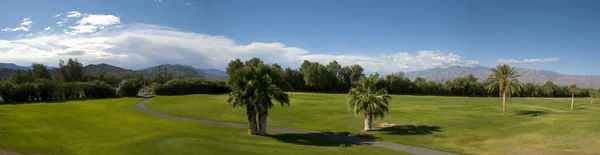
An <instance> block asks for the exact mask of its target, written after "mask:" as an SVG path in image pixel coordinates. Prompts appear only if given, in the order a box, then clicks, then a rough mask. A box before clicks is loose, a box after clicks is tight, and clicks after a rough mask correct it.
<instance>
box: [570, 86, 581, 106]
mask: <svg viewBox="0 0 600 155" xmlns="http://www.w3.org/2000/svg"><path fill="white" fill-rule="evenodd" d="M569 90H571V110H573V105H574V102H575V93H577V92H578V91H579V89H578V88H577V85H574V84H572V85H570V86H569Z"/></svg>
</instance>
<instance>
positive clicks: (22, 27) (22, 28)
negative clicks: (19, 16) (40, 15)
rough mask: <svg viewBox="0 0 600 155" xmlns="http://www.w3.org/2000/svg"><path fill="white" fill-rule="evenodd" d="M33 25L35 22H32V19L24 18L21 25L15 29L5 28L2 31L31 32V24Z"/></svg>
mask: <svg viewBox="0 0 600 155" xmlns="http://www.w3.org/2000/svg"><path fill="white" fill-rule="evenodd" d="M32 23H33V21H31V19H29V18H23V20H22V21H21V24H20V25H19V26H17V27H15V28H8V27H7V28H4V29H2V31H5V32H8V31H13V32H14V31H29V29H30V28H31V24H32Z"/></svg>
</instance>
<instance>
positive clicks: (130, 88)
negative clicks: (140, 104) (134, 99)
mask: <svg viewBox="0 0 600 155" xmlns="http://www.w3.org/2000/svg"><path fill="white" fill-rule="evenodd" d="M141 88H142V81H140V80H138V79H135V78H129V79H125V80H123V81H121V83H119V89H118V90H117V92H118V94H119V96H137V94H138V92H139V91H140V89H141Z"/></svg>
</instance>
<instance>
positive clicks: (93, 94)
mask: <svg viewBox="0 0 600 155" xmlns="http://www.w3.org/2000/svg"><path fill="white" fill-rule="evenodd" d="M83 92H84V94H85V96H86V97H89V98H110V97H117V91H116V90H115V88H113V87H111V86H110V85H109V84H107V83H106V82H103V81H92V82H87V83H86V84H85V87H83Z"/></svg>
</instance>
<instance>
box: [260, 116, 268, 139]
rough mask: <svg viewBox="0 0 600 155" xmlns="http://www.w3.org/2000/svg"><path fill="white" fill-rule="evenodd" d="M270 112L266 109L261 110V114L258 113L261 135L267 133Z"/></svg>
mask: <svg viewBox="0 0 600 155" xmlns="http://www.w3.org/2000/svg"><path fill="white" fill-rule="evenodd" d="M268 114H269V113H268V112H267V111H266V110H265V111H264V112H261V113H260V114H258V124H260V127H259V128H258V129H259V131H258V133H259V134H260V135H263V136H264V135H267V115H268Z"/></svg>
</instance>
